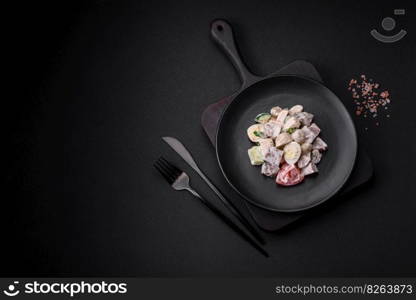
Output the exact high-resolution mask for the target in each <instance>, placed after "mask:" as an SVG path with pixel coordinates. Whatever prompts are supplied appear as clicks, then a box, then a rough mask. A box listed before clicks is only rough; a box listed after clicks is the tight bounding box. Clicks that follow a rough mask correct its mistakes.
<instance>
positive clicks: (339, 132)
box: [211, 20, 357, 212]
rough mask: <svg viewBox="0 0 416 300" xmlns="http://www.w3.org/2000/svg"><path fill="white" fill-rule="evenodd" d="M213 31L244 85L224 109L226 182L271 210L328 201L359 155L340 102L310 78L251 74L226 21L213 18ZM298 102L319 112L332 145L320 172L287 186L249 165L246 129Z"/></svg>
mask: <svg viewBox="0 0 416 300" xmlns="http://www.w3.org/2000/svg"><path fill="white" fill-rule="evenodd" d="M211 35H212V36H213V38H214V40H215V41H216V42H217V43H218V44H219V45H220V46H221V47H222V49H223V50H224V51H225V53H226V54H227V55H228V57H229V58H230V59H231V62H232V63H233V65H234V66H235V68H236V69H237V71H238V74H239V75H240V77H241V80H242V86H241V89H240V90H239V91H238V92H237V93H235V94H234V96H233V100H232V101H231V102H230V103H229V104H228V106H227V107H226V108H225V110H224V112H223V113H222V116H221V119H220V122H219V124H218V128H217V135H216V151H217V159H218V163H219V165H220V168H221V171H222V173H223V174H224V176H225V178H226V179H227V181H228V183H229V184H230V185H231V186H232V187H233V188H234V189H235V190H236V191H237V192H238V193H239V194H240V195H241V196H242V197H243V198H245V199H246V200H247V201H249V202H251V203H253V204H255V205H257V206H259V207H262V208H265V209H269V210H273V211H281V212H295V211H300V210H305V209H308V208H311V207H313V206H316V205H318V204H320V203H322V202H324V201H326V200H328V199H329V198H330V197H332V196H333V195H334V194H335V193H336V192H337V191H338V190H339V189H340V188H341V187H342V186H343V185H344V183H345V182H346V181H347V179H348V177H349V175H350V173H351V171H352V168H353V166H354V162H355V158H356V154H357V137H356V132H355V127H354V124H353V122H352V120H351V117H350V115H349V114H348V112H347V110H346V109H345V107H344V106H343V104H342V103H341V101H340V100H339V99H338V97H337V96H336V95H335V94H334V93H333V92H331V91H330V90H329V89H328V88H326V87H325V86H324V85H322V84H321V83H319V82H317V81H314V80H312V79H309V78H306V77H301V76H294V75H287V76H285V75H278V76H273V75H271V76H266V77H259V76H256V75H253V74H252V73H251V72H250V71H249V70H248V69H247V68H246V66H245V65H244V64H243V62H242V60H241V58H240V56H239V54H238V51H237V48H236V45H235V43H234V38H233V33H232V29H231V27H230V25H229V24H228V23H227V22H225V21H223V20H217V21H214V22H213V23H212V26H211ZM295 104H301V105H303V107H304V109H305V110H306V111H308V112H310V113H312V114H314V115H315V118H314V121H316V123H317V124H318V126H319V127H320V128H321V134H320V136H321V137H322V138H323V139H324V141H326V142H327V144H328V146H329V147H328V151H327V152H326V153H325V154H324V156H323V158H322V161H321V162H320V163H319V165H318V168H319V174H316V175H311V176H307V178H305V180H304V181H303V182H302V183H301V184H299V185H295V186H292V187H283V186H279V185H277V184H276V183H275V181H274V179H273V178H269V177H266V176H263V175H261V174H260V167H255V166H252V165H251V164H250V161H249V159H248V155H247V150H248V149H249V148H250V147H252V146H253V145H254V144H253V143H252V142H251V141H250V140H249V139H248V137H247V134H246V130H247V128H248V127H249V126H250V125H252V124H254V120H253V119H254V117H255V116H256V115H257V114H259V113H261V112H267V111H269V110H270V108H271V107H273V106H276V105H278V106H280V107H289V108H290V107H291V106H293V105H295Z"/></svg>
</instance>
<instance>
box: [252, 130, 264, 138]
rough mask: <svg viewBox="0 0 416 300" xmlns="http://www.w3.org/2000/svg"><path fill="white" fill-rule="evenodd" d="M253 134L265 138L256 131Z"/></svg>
mask: <svg viewBox="0 0 416 300" xmlns="http://www.w3.org/2000/svg"><path fill="white" fill-rule="evenodd" d="M253 134H254V135H255V136H257V137H263V134H262V133H261V132H260V131H254V132H253Z"/></svg>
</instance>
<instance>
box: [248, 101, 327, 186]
mask: <svg viewBox="0 0 416 300" xmlns="http://www.w3.org/2000/svg"><path fill="white" fill-rule="evenodd" d="M313 117H314V116H313V114H311V113H308V112H306V111H303V106H302V105H295V106H293V107H292V108H290V109H288V108H284V109H282V108H280V107H279V106H276V107H273V108H272V109H271V110H270V112H269V113H260V114H258V115H257V116H256V118H255V122H256V124H253V125H251V126H250V127H249V128H248V129H247V135H248V138H249V139H250V141H252V142H253V143H255V144H256V145H255V146H253V147H251V148H250V149H248V156H249V158H250V162H251V164H252V165H254V166H261V174H263V175H265V176H269V177H273V178H275V179H276V183H277V184H279V185H283V186H292V185H296V184H299V183H301V182H302V181H303V180H304V178H305V176H307V175H311V174H314V173H317V172H318V167H317V164H318V163H319V162H320V161H321V159H322V154H323V152H324V151H326V150H327V148H328V146H327V144H326V143H325V142H324V141H323V140H322V139H321V138H320V137H319V133H320V132H321V129H320V128H319V127H318V125H316V123H313V122H312V120H313Z"/></svg>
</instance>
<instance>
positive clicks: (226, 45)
mask: <svg viewBox="0 0 416 300" xmlns="http://www.w3.org/2000/svg"><path fill="white" fill-rule="evenodd" d="M211 36H212V37H213V39H214V40H215V42H216V43H217V44H218V45H219V46H220V47H221V48H222V49H223V50H224V51H225V53H226V54H227V56H228V57H229V58H230V59H231V62H232V64H233V65H234V67H235V69H236V70H237V72H238V74H239V75H240V78H241V81H242V87H243V88H245V87H247V86H249V85H251V84H252V83H254V82H256V81H257V80H258V79H259V77H258V76H256V75H254V74H253V73H251V72H250V71H249V70H248V69H247V67H246V66H245V64H244V63H243V61H242V60H241V57H240V54H239V53H238V50H237V46H236V44H235V41H234V35H233V30H232V28H231V26H230V24H228V23H227V22H226V21H224V20H215V21H214V22H212V24H211Z"/></svg>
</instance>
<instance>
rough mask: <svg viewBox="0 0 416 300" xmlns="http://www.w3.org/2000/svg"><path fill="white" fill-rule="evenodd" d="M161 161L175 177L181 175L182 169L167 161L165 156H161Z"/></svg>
mask: <svg viewBox="0 0 416 300" xmlns="http://www.w3.org/2000/svg"><path fill="white" fill-rule="evenodd" d="M160 162H161V163H162V164H163V165H164V166H166V168H168V169H169V170H170V171H171V172H172V173H173V174H174V175H175V179H176V178H177V177H179V175H181V173H182V171H181V170H180V169H179V168H178V167H176V166H175V165H173V164H172V163H170V162H169V161H167V160H166V159H165V158H164V157H163V156H162V157H160Z"/></svg>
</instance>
